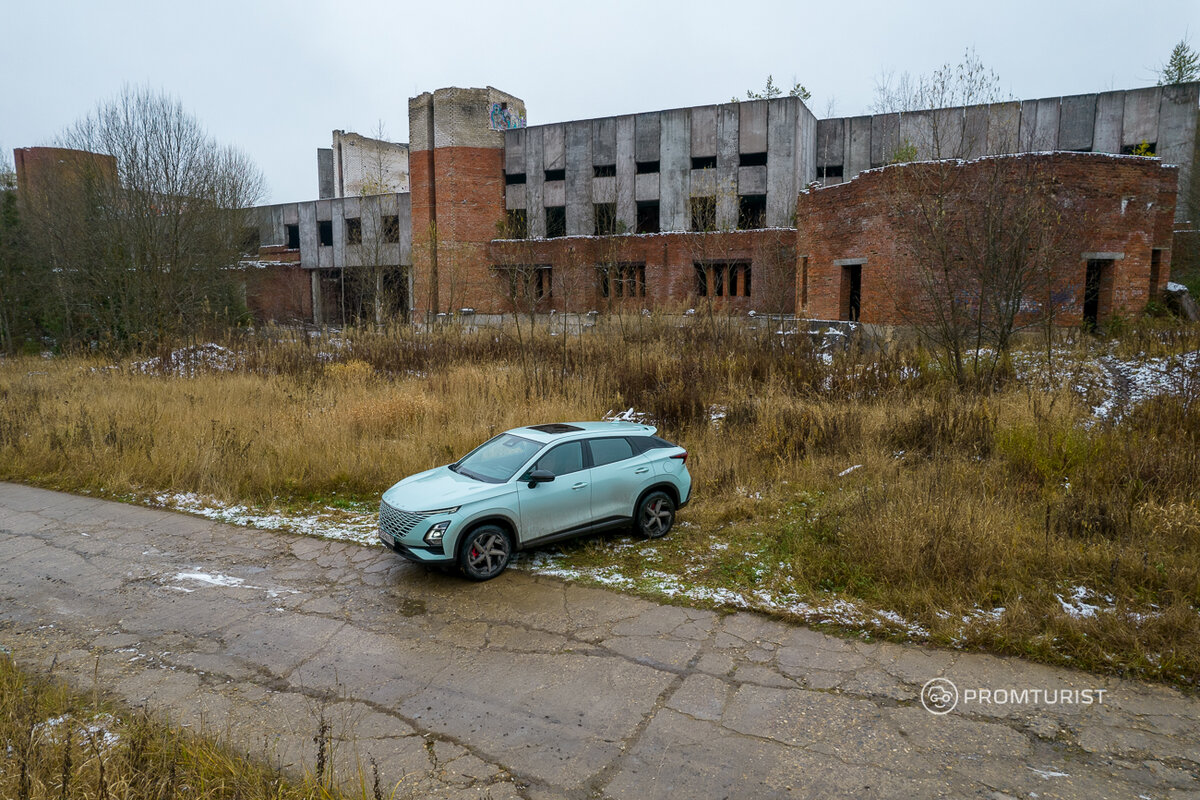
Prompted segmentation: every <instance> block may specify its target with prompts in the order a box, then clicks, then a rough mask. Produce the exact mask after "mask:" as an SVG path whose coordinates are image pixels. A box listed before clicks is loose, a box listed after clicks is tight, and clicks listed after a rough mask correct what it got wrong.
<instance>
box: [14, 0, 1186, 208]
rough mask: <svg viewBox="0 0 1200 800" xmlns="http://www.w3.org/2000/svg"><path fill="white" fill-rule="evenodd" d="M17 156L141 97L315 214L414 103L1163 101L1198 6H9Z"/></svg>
mask: <svg viewBox="0 0 1200 800" xmlns="http://www.w3.org/2000/svg"><path fill="white" fill-rule="evenodd" d="M0 20H3V23H4V28H5V32H6V35H5V37H4V42H3V44H2V45H0V81H2V82H3V89H2V91H0V147H2V148H4V149H5V150H7V151H8V153H7V156H6V157H5V159H4V160H10V159H11V150H12V148H14V147H27V146H32V145H39V144H51V143H52V142H53V140H54V138H55V136H56V135H57V134H58V133H59V132H61V131H62V130H63V129H64V128H66V127H67V126H68V125H70V124H71V123H72V122H74V121H75V120H76V119H78V118H79V117H81V116H83V115H84V114H86V113H87V112H88V111H89V110H91V109H92V108H93V107H94V106H95V104H96V103H97V102H98V101H100V100H102V99H106V98H109V97H112V96H113V95H115V94H116V93H117V92H118V91H119V90H120V88H121V86H122V84H124V83H126V82H129V83H135V84H148V85H150V86H152V87H154V88H156V89H162V90H165V91H166V92H168V93H170V94H172V95H174V96H176V97H178V98H179V99H180V100H181V101H182V102H183V104H184V106H185V107H186V108H187V109H188V110H190V111H191V112H192V113H193V114H195V115H196V116H197V117H198V118H199V119H200V120H201V121H202V122H203V123H204V124H205V125H206V126H207V127H208V129H209V131H210V132H211V133H212V134H213V135H214V136H215V137H216V138H217V139H219V140H220V141H222V142H229V143H235V144H237V145H239V146H240V147H242V148H243V149H244V150H245V151H246V152H247V153H248V154H249V155H250V156H251V157H252V158H253V159H254V160H255V161H256V162H257V163H258V165H259V166H260V167H261V168H262V170H263V172H264V173H265V174H266V177H267V183H268V197H267V198H266V200H267V201H269V202H285V201H293V200H304V199H311V198H314V197H316V194H317V177H316V148H318V147H328V146H329V144H330V131H331V130H333V129H334V128H342V129H345V130H353V131H357V132H359V133H363V134H367V135H373V134H374V132H375V131H376V130H377V128H378V126H379V125H380V124H381V123H382V125H383V129H384V132H385V134H386V138H389V139H393V140H397V141H407V140H408V102H407V99H408V98H409V97H411V96H413V95H415V94H418V93H420V92H422V91H427V90H431V89H435V88H439V87H443V86H487V85H491V86H495V87H497V88H499V89H502V90H504V91H506V92H510V93H511V94H514V95H516V96H518V97H520V98H522V99H523V100H524V101H525V104H526V107H527V110H528V119H529V123H530V124H531V125H536V124H542V123H546V122H559V121H564V120H570V119H581V118H588V117H599V116H608V115H612V114H624V113H631V112H636V111H650V110H655V109H663V108H677V107H681V106H692V105H701V104H706V103H719V102H724V101H727V100H728V99H729V98H730V96H732V95H734V94H737V95H742V94H744V92H745V90H746V89H748V88H751V87H753V88H756V89H761V88H762V86H763V84H764V82H765V81H766V76H767V74H768V73H771V74H774V76H775V82H776V83H777V84H780V85H785V86H790V85H791V83H792V82H793V81H795V80H799V81H800V82H802V83H804V84H805V85H806V86H807V87H808V88H809V90H811V91H812V93H813V98H812V100H811V101H810V102H809V104H808V105H809V107H810V108H811V109H812V110H813V112H814V113H815V114H816V115H817V116H818V117H825V116H828V113H827V112H828V110H829V108H828V104H829V103H830V102H831V101H833V102H834V103H835V104H836V105H835V107H834V114H835V115H837V116H842V115H847V114H858V113H863V112H864V111H865V110H866V108H867V106H868V105H869V104H870V103H871V100H872V99H873V93H874V87H875V83H876V80H877V78H878V77H879V76H880V74H881V73H883V72H884V71H887V70H890V71H892V72H895V73H901V72H910V73H912V74H914V75H917V74H922V73H927V72H930V71H932V70H933V69H936V68H937V67H938V66H940V65H942V64H944V63H947V62H955V63H957V62H958V61H959V60H960V59H961V57H962V54H963V51H964V50H965V49H966V48H968V47H974V48H975V50H976V52H977V54H978V56H979V58H980V59H981V60H982V61H983V63H984V64H986V65H987V66H989V67H991V68H992V69H994V70H995V71H996V72H997V73H999V75H1000V78H1001V82H1002V88H1003V89H1004V90H1005V91H1006V92H1010V93H1012V94H1013V95H1015V96H1016V97H1019V98H1022V99H1029V98H1035V97H1047V96H1054V95H1061V94H1079V93H1082V92H1094V91H1103V90H1107V89H1128V88H1133V87H1137V86H1146V85H1152V84H1153V83H1154V82H1155V78H1156V72H1157V68H1158V67H1159V66H1160V65H1161V64H1162V63H1163V62H1164V61H1165V60H1166V58H1167V56H1168V55H1169V53H1170V50H1171V47H1172V46H1173V45H1174V44H1175V43H1176V42H1178V41H1179V39H1180V38H1181V37H1182V36H1183V35H1184V34H1185V33H1190V37H1189V38H1190V39H1191V41H1192V44H1193V46H1194V47H1197V48H1198V49H1200V2H1197V0H1155V2H1154V3H1150V4H1147V5H1145V6H1141V5H1138V4H1136V3H1134V4H1131V3H1129V2H1128V1H1127V0H1124V1H1123V2H1110V1H1109V0H1086V1H1085V0H1077V1H1076V2H1059V0H1039V1H1038V2H1003V0H995V1H994V2H990V3H987V4H982V3H972V2H970V1H969V0H959V1H958V2H897V1H896V0H890V2H864V1H859V0H838V1H837V2H821V3H816V2H808V3H806V2H790V3H789V2H752V1H751V0H738V1H737V2H723V3H716V2H704V1H703V0H693V1H692V2H675V1H674V0H671V2H664V1H662V0H636V1H631V0H600V2H587V3H580V2H569V0H558V1H557V2H528V3H519V2H509V3H499V2H492V3H486V4H485V3H465V2H454V0H445V1H444V2H434V3H419V4H418V3H395V2H394V3H386V2H375V1H374V0H354V2H347V3H331V2H318V1H317V0H290V1H289V2H286V3H284V2H274V1H272V2H254V1H253V0H241V2H227V0H206V2H203V3H186V4H185V3H173V2H162V1H161V0H157V1H156V2H132V0H105V2H102V3H90V2H89V3H84V2H78V3H67V2H58V1H57V0H0Z"/></svg>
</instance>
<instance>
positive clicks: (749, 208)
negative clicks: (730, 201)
mask: <svg viewBox="0 0 1200 800" xmlns="http://www.w3.org/2000/svg"><path fill="white" fill-rule="evenodd" d="M766 224H767V196H766V195H765V194H743V195H740V196H739V197H738V227H739V228H741V229H742V230H752V229H754V228H764V227H766Z"/></svg>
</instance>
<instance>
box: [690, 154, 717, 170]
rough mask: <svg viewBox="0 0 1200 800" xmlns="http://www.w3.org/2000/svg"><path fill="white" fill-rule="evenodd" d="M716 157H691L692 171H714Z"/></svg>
mask: <svg viewBox="0 0 1200 800" xmlns="http://www.w3.org/2000/svg"><path fill="white" fill-rule="evenodd" d="M716 168H717V157H716V156H692V169H716Z"/></svg>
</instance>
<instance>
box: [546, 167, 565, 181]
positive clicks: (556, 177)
mask: <svg viewBox="0 0 1200 800" xmlns="http://www.w3.org/2000/svg"><path fill="white" fill-rule="evenodd" d="M566 179H567V171H566V170H565V169H548V170H546V180H548V181H565V180H566Z"/></svg>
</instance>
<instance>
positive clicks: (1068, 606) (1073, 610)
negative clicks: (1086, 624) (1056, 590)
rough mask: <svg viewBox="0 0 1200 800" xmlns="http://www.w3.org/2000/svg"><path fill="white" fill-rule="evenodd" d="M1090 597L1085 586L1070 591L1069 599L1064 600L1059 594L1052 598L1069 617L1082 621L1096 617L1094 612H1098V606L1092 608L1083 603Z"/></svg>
mask: <svg viewBox="0 0 1200 800" xmlns="http://www.w3.org/2000/svg"><path fill="white" fill-rule="evenodd" d="M1091 596H1092V593H1091V591H1090V590H1088V588H1087V587H1086V586H1076V587H1075V588H1074V589H1072V590H1071V599H1070V600H1069V601H1068V600H1064V599H1063V596H1062V595H1061V594H1056V595H1054V597H1055V598H1056V599H1057V600H1058V603H1059V605H1061V606H1062V610H1063V611H1064V612H1065V613H1066V614H1067V615H1068V616H1071V617H1075V618H1076V619H1084V618H1087V617H1094V616H1096V612H1097V611H1099V610H1100V606H1094V605H1091V604H1090V603H1086V602H1084V601H1085V600H1087V599H1089V598H1090V597H1091Z"/></svg>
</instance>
